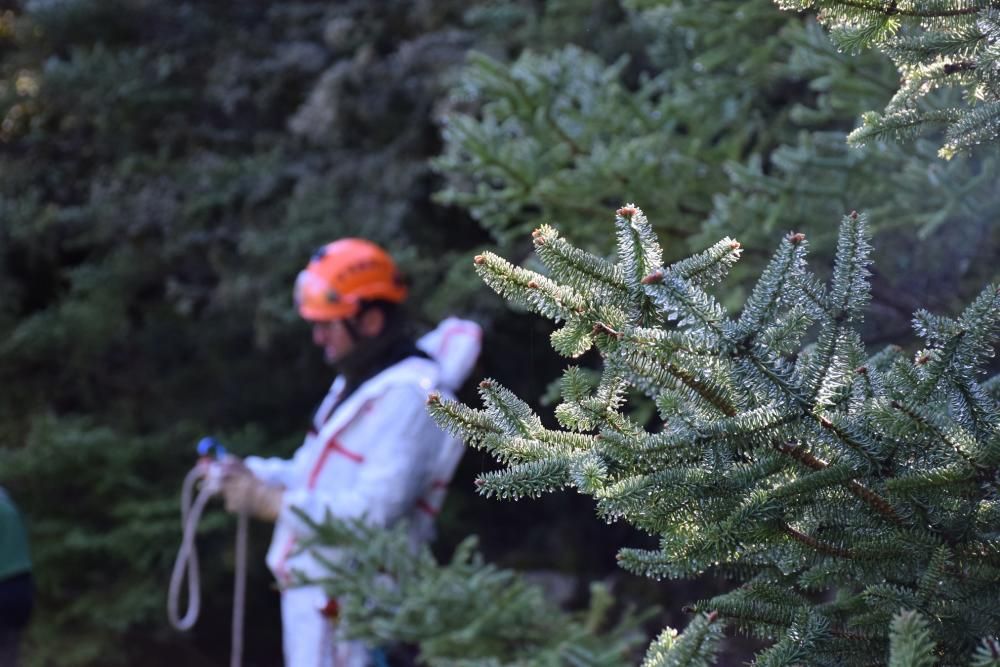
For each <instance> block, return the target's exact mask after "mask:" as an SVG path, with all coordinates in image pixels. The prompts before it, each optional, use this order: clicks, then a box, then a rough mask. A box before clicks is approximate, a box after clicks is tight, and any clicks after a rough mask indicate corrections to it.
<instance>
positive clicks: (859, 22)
mask: <svg viewBox="0 0 1000 667" xmlns="http://www.w3.org/2000/svg"><path fill="white" fill-rule="evenodd" d="M775 2H777V4H778V5H779V6H781V7H782V8H785V9H797V10H804V9H816V10H818V11H819V20H820V21H821V22H822V23H824V24H825V25H827V26H828V27H829V28H830V32H831V36H832V38H833V40H834V41H835V42H836V43H837V44H838V46H839V47H840V48H842V49H844V50H847V51H852V52H856V51H860V50H862V49H867V48H875V49H878V50H880V51H882V52H884V53H886V54H887V55H888V56H889V57H891V58H892V59H893V61H895V63H896V65H897V67H898V68H899V72H900V75H901V83H900V86H899V89H898V91H897V92H896V94H895V95H894V96H893V98H892V100H891V101H890V102H889V104H888V105H887V106H886V108H885V112H884V113H882V114H879V113H877V112H874V111H872V112H868V113H867V114H865V115H864V117H863V124H862V126H861V127H860V128H858V129H857V130H855V131H854V133H853V134H851V136H850V140H851V141H852V142H853V143H855V144H858V145H862V144H866V143H869V142H872V141H877V140H879V139H882V138H885V137H889V138H899V137H905V136H909V135H913V134H915V133H917V132H919V131H920V130H921V129H923V128H924V127H926V126H927V125H928V124H939V125H943V126H944V127H945V141H944V144H943V145H942V146H941V149H940V151H939V154H940V155H942V156H943V157H951V156H953V155H955V154H956V153H959V152H962V151H968V150H970V149H972V148H973V147H975V146H978V145H979V144H983V143H993V142H995V141H996V140H997V138H998V136H1000V2H997V0H906V1H903V2H896V1H893V2H885V1H883V0H775ZM942 88H955V89H957V90H960V91H961V93H962V95H963V97H964V100H963V102H964V103H961V104H959V103H957V102H947V101H946V102H945V103H944V104H940V103H935V104H932V105H923V106H922V105H921V104H920V103H921V102H923V101H925V100H926V99H927V98H928V96H929V95H930V94H931V93H932V92H933V91H935V90H938V89H942Z"/></svg>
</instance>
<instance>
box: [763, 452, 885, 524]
mask: <svg viewBox="0 0 1000 667" xmlns="http://www.w3.org/2000/svg"><path fill="white" fill-rule="evenodd" d="M775 449H777V450H778V451H779V452H781V453H782V454H785V455H787V456H790V457H792V458H793V459H795V460H796V461H798V462H799V463H802V464H803V465H805V466H806V467H807V468H811V469H813V470H824V469H826V468H827V467H828V466H829V465H830V464H829V463H827V462H825V461H823V460H821V459H818V458H816V456H814V455H813V454H812V453H811V452H810V451H809V450H808V449H806V447H805V446H804V445H796V444H795V443H792V442H786V443H775ZM847 488H848V490H849V491H850V492H851V493H852V494H854V495H855V496H856V497H858V498H859V499H861V500H863V501H864V502H865V503H866V504H867V505H868V506H869V507H871V508H872V509H874V510H875V512H876V513H878V514H879V515H881V516H883V517H885V518H886V519H888V520H889V521H891V522H893V523H894V524H896V525H902V524H903V519H902V517H900V516H899V514H897V513H896V510H894V509H893V508H892V505H890V504H889V501H888V500H886V499H885V498H883V497H882V496H880V495H878V494H877V493H875V492H874V491H872V490H871V489H869V488H867V487H865V486H864V485H862V484H861V483H860V482H858V481H857V480H851V481H849V482H848V483H847Z"/></svg>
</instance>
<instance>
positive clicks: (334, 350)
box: [312, 320, 354, 364]
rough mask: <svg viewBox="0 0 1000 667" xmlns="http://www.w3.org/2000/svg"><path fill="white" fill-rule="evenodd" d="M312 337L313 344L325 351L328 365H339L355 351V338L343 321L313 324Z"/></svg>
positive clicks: (324, 354)
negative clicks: (338, 363) (339, 362)
mask: <svg viewBox="0 0 1000 667" xmlns="http://www.w3.org/2000/svg"><path fill="white" fill-rule="evenodd" d="M312 336H313V343H315V344H316V345H317V346H318V347H321V348H322V349H323V356H324V357H325V358H326V361H327V363H331V364H335V363H337V362H338V361H340V360H341V359H343V358H344V357H346V356H347V355H348V354H350V353H351V350H353V349H354V338H353V337H352V336H351V334H350V332H349V331H348V330H347V327H346V326H344V322H343V320H331V321H329V322H313V325H312Z"/></svg>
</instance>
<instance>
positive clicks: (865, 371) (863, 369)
mask: <svg viewBox="0 0 1000 667" xmlns="http://www.w3.org/2000/svg"><path fill="white" fill-rule="evenodd" d="M854 372H855V373H857V374H858V375H868V367H867V366H858V367H857V368H855V369H854Z"/></svg>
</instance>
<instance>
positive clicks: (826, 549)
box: [779, 523, 854, 559]
mask: <svg viewBox="0 0 1000 667" xmlns="http://www.w3.org/2000/svg"><path fill="white" fill-rule="evenodd" d="M779 529H780V530H781V532H783V533H784V534H786V535H788V536H789V537H791V538H792V539H793V540H795V541H796V542H800V543H801V544H804V545H806V546H807V547H809V548H810V549H813V550H814V551H818V552H819V553H821V554H826V555H827V556H837V557H838V558H849V559H850V558H854V553H853V552H852V551H850V550H849V549H842V548H840V547H838V546H836V545H834V544H830V543H829V542H823V541H822V540H819V539H816V538H815V537H812V536H811V535H806V534H805V533H803V532H802V531H799V530H796V529H795V528H792V527H791V526H790V525H788V524H787V523H783V524H781V525H780V526H779Z"/></svg>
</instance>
